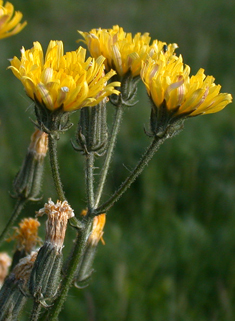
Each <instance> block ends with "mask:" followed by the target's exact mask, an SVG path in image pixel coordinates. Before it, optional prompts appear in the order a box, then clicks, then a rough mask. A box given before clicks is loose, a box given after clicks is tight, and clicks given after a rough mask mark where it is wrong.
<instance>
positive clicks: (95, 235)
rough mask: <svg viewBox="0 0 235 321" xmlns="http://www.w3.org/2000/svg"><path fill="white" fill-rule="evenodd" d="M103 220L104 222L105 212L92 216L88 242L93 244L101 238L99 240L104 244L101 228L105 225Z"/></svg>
mask: <svg viewBox="0 0 235 321" xmlns="http://www.w3.org/2000/svg"><path fill="white" fill-rule="evenodd" d="M105 222H106V214H104V213H103V214H100V215H97V216H95V217H94V219H93V226H92V231H91V234H90V236H89V239H88V243H90V244H91V245H93V246H95V245H97V244H98V242H99V241H100V240H101V242H102V243H103V244H105V243H104V239H103V237H102V236H103V234H104V231H103V229H104V226H105Z"/></svg>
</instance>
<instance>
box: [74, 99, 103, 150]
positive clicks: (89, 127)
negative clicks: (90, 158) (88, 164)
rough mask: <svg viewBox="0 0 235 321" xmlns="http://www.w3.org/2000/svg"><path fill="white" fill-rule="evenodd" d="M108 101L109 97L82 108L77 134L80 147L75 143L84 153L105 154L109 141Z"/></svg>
mask: <svg viewBox="0 0 235 321" xmlns="http://www.w3.org/2000/svg"><path fill="white" fill-rule="evenodd" d="M106 101H107V98H105V99H104V100H102V101H101V102H100V103H99V104H98V105H97V106H95V107H84V108H82V109H81V111H80V120H79V123H78V128H77V135H76V141H77V143H78V145H79V146H80V147H78V148H77V147H76V146H75V145H73V147H74V149H75V150H78V151H81V152H82V153H83V154H89V153H90V152H95V155H96V156H102V155H104V153H105V151H106V146H107V142H108V130H107V119H106Z"/></svg>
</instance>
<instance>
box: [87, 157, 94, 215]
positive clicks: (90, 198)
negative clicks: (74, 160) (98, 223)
mask: <svg viewBox="0 0 235 321" xmlns="http://www.w3.org/2000/svg"><path fill="white" fill-rule="evenodd" d="M85 177H86V197H87V208H88V211H92V209H93V208H94V153H93V152H91V153H88V154H86V169H85Z"/></svg>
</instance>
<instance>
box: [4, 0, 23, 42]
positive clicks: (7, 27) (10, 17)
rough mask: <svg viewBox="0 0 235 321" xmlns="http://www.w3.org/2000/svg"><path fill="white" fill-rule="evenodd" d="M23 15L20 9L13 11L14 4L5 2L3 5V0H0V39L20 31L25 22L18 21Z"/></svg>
mask: <svg viewBox="0 0 235 321" xmlns="http://www.w3.org/2000/svg"><path fill="white" fill-rule="evenodd" d="M22 17H23V15H22V13H21V12H20V11H15V14H14V6H13V5H12V4H11V3H10V2H6V4H5V5H4V6H3V1H2V0H0V39H3V38H7V37H10V36H13V35H15V34H17V33H18V32H20V31H21V30H22V29H23V28H24V27H25V26H26V25H27V22H26V21H25V22H24V23H22V24H21V23H20V20H21V19H22Z"/></svg>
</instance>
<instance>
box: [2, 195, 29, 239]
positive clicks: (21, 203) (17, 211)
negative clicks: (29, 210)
mask: <svg viewBox="0 0 235 321" xmlns="http://www.w3.org/2000/svg"><path fill="white" fill-rule="evenodd" d="M27 201H28V199H26V198H23V199H22V198H19V199H18V200H17V202H16V204H15V208H14V210H13V212H12V215H11V217H10V219H9V221H8V223H7V225H6V226H5V228H4V230H3V231H2V233H1V235H0V245H1V243H2V242H3V240H4V238H5V236H6V234H7V232H8V231H9V229H10V228H11V227H12V225H13V224H14V222H15V221H16V219H17V217H18V216H19V214H20V212H21V211H22V209H23V207H24V206H25V204H26V203H27Z"/></svg>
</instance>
